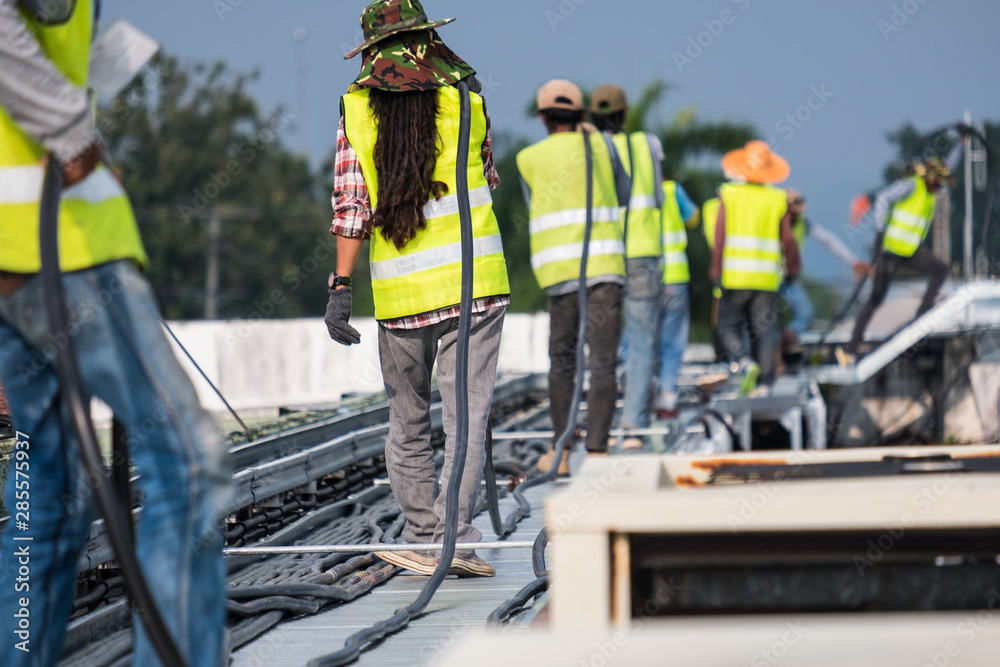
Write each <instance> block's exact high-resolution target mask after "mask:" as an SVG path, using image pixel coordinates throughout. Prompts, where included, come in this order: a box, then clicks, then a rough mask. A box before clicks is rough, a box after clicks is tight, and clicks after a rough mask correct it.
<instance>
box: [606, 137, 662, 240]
mask: <svg viewBox="0 0 1000 667" xmlns="http://www.w3.org/2000/svg"><path fill="white" fill-rule="evenodd" d="M614 142H615V147H616V148H617V149H618V157H619V159H620V160H621V161H622V164H623V165H624V166H625V171H626V172H627V173H628V175H629V177H630V178H631V179H632V193H631V195H630V198H629V206H628V220H625V219H624V216H623V219H622V229H623V232H622V233H623V235H624V237H625V256H626V257H627V258H628V259H633V258H636V257H659V256H660V252H661V250H660V234H661V233H662V228H661V223H660V211H659V207H658V206H657V205H656V188H657V187H658V184H657V182H656V166H655V165H654V164H653V151H652V149H651V148H650V147H649V137H648V136H647V135H646V133H645V132H635V133H633V134H632V135H631V136H630V137H629V136H626V135H625V134H624V133H618V134H616V135H614ZM629 146H631V149H632V150H631V155H632V158H631V163H632V165H631V167H630V166H629ZM633 169H634V170H635V173H633ZM623 210H624V209H623Z"/></svg>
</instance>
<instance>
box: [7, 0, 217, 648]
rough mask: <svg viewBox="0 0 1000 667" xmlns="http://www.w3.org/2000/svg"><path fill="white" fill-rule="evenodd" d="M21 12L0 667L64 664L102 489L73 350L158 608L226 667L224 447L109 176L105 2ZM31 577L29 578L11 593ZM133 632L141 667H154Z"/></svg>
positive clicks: (143, 640)
mask: <svg viewBox="0 0 1000 667" xmlns="http://www.w3.org/2000/svg"><path fill="white" fill-rule="evenodd" d="M47 4H48V6H49V7H48V8H49V9H52V8H54V7H58V6H59V5H60V4H62V5H66V3H59V2H54V3H47ZM17 5H18V3H17V2H16V1H15V0H0V33H2V34H3V35H4V36H5V38H4V39H2V40H0V377H2V378H3V382H4V384H5V385H6V386H7V387H8V389H10V388H12V387H17V389H16V391H11V393H10V394H9V395H8V398H9V400H10V407H11V416H12V418H13V423H14V427H15V429H16V430H17V432H18V437H17V444H16V450H17V452H18V456H17V457H11V474H10V475H9V477H8V478H7V488H6V491H5V494H6V495H5V501H6V505H7V508H8V509H9V510H11V511H12V512H13V510H14V509H15V508H19V511H20V509H21V508H23V510H24V511H23V517H22V518H23V521H21V520H20V519H19V521H21V523H18V524H15V521H14V520H11V521H9V522H8V525H7V528H6V530H5V531H4V534H3V537H2V546H0V561H2V567H0V573H3V574H0V634H2V635H3V637H4V641H3V642H2V644H0V664H3V665H4V667H17V666H19V665H55V664H56V663H58V662H59V659H60V656H61V654H62V648H63V640H64V637H65V633H66V624H67V621H68V619H69V615H70V611H71V610H72V608H73V596H74V593H75V592H76V584H77V577H76V571H77V563H78V562H79V557H80V555H81V553H82V550H83V547H84V544H85V543H86V540H87V537H88V535H89V534H90V524H91V520H92V519H93V518H94V512H93V503H92V498H91V486H90V484H92V480H91V479H90V477H89V476H88V474H87V469H86V468H85V466H84V465H83V464H82V463H81V459H80V455H79V452H78V451H77V447H76V437H75V435H74V428H73V422H72V419H71V417H70V414H69V409H68V407H67V402H66V399H65V398H64V394H63V392H62V391H61V389H60V385H59V379H58V375H57V373H56V368H55V367H54V365H53V362H52V361H51V359H52V358H53V357H52V348H53V347H54V345H64V344H65V343H64V342H63V341H67V340H70V339H71V340H72V342H73V348H75V350H76V352H77V354H78V365H79V368H80V372H81V375H82V379H83V384H84V387H83V390H84V394H85V395H86V396H88V397H89V396H96V397H98V398H100V399H101V400H103V401H104V402H105V403H107V404H108V405H109V406H110V407H111V409H112V410H113V411H114V414H115V417H116V418H117V419H118V420H119V421H120V422H121V423H122V424H123V425H124V426H125V429H126V430H127V432H128V433H129V440H130V444H131V445H132V448H131V449H132V462H133V464H134V465H135V468H136V469H137V471H138V473H139V474H140V478H139V486H140V487H141V489H142V492H143V498H144V499H143V510H142V515H141V518H140V519H139V522H138V525H137V527H136V536H135V538H136V541H135V551H136V556H137V559H138V562H139V565H140V567H141V569H142V572H143V574H144V575H145V578H146V582H147V584H148V586H149V589H150V591H151V593H152V597H153V600H154V601H155V603H156V605H157V607H158V609H159V611H160V614H161V615H162V617H163V619H164V621H165V623H166V625H167V627H168V628H169V629H170V630H171V631H172V633H173V639H174V641H175V642H176V644H177V647H178V649H179V650H180V652H181V653H182V654H183V655H184V657H185V658H186V661H187V664H188V665H192V666H201V667H210V666H211V667H216V666H217V665H219V664H222V662H223V661H224V658H225V656H224V655H223V639H224V636H225V633H224V629H223V623H224V620H225V609H226V599H225V591H224V584H225V570H224V568H223V562H222V544H223V541H222V534H221V531H220V530H219V523H218V518H219V516H218V515H219V514H220V513H221V512H223V511H225V508H226V507H227V504H228V501H229V495H230V484H231V473H230V470H229V467H228V464H227V456H228V450H227V448H226V447H225V445H224V442H223V438H222V434H221V432H220V431H219V429H218V428H217V427H216V425H215V422H214V421H213V420H212V418H211V417H210V416H209V415H208V414H207V413H206V412H205V411H204V410H202V408H201V406H200V405H199V404H198V398H197V396H196V394H195V390H194V387H193V385H192V384H191V381H190V380H189V379H188V376H187V375H186V374H185V372H184V370H183V369H182V368H181V366H180V364H179V363H178V362H177V360H176V359H175V357H174V355H173V353H172V351H171V347H170V344H169V343H168V341H167V339H166V338H165V336H164V333H163V329H162V328H161V327H160V314H159V312H158V311H157V307H156V304H155V302H154V299H153V294H152V290H151V289H150V286H149V284H148V283H147V282H146V279H145V278H144V277H143V275H142V273H141V269H142V267H144V266H145V265H146V264H147V257H146V252H145V250H144V249H143V245H142V241H141V239H140V237H139V231H138V228H137V226H136V222H135V217H134V216H133V213H132V208H131V205H130V204H129V200H128V197H127V196H126V194H125V192H124V191H123V189H122V186H121V185H120V184H119V182H118V180H116V178H115V177H114V176H112V172H111V171H110V170H109V169H107V168H105V167H104V166H103V165H102V164H101V163H102V161H103V160H104V155H103V150H102V148H101V145H100V143H99V141H98V139H97V137H96V134H95V131H94V119H93V117H92V115H91V105H90V103H89V100H88V95H87V78H88V65H89V63H90V52H91V38H92V35H93V33H94V3H93V2H92V0H76V2H75V3H68V5H67V6H66V7H65V9H66V15H65V16H64V17H63V18H64V19H65V22H64V23H62V24H61V25H42V24H40V23H36V22H35V21H36V18H35V17H36V15H35V14H34V13H32V14H29V13H27V12H21V11H19V10H18V6H17ZM7 37H10V39H7ZM51 161H55V162H56V163H57V164H58V165H59V166H61V170H62V176H63V183H62V185H63V188H64V189H63V197H62V201H61V205H60V208H59V239H58V242H59V250H60V265H61V268H62V270H63V271H64V274H63V276H62V288H63V290H64V292H65V297H66V301H67V310H68V311H69V312H70V313H71V315H70V322H69V325H68V327H67V329H66V331H50V330H49V328H48V325H47V318H46V316H45V296H44V294H43V288H42V279H41V277H40V276H39V271H40V270H41V251H40V247H39V238H38V236H39V209H40V200H41V190H42V182H43V172H44V171H45V167H44V166H43V165H44V164H46V163H50V162H51ZM21 452H24V455H23V457H22V455H21ZM15 463H16V464H17V471H18V474H17V476H16V477H15V475H14V465H15ZM125 509H128V507H127V506H126V507H125ZM29 517H30V518H29ZM12 519H13V517H12ZM29 551H30V553H29ZM19 571H20V572H21V573H22V574H23V575H24V576H25V577H27V578H30V582H28V580H27V579H24V580H23V581H21V584H19V585H17V586H15V581H14V574H13V573H16V572H19ZM29 571H30V572H29ZM25 573H28V574H25ZM29 575H30V576H29ZM21 612H24V613H21ZM139 626H140V623H139V621H138V620H136V632H135V634H134V637H135V643H134V653H133V655H132V664H134V665H159V664H160V662H159V660H158V659H157V658H156V655H155V652H154V650H153V648H152V645H151V643H150V640H149V637H148V635H147V634H146V632H145V631H144V630H143V629H141V628H140V627H139ZM26 629H27V638H26V635H25V634H24V631H25V630H26ZM19 632H21V634H19Z"/></svg>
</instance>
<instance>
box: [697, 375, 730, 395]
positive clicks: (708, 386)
mask: <svg viewBox="0 0 1000 667" xmlns="http://www.w3.org/2000/svg"><path fill="white" fill-rule="evenodd" d="M728 381H729V373H728V372H727V371H720V372H718V373H709V374H707V375H702V376H701V377H699V378H698V379H697V380H695V386H697V387H698V391H704V392H710V391H715V390H716V389H718V388H720V387H723V386H725V384H726V382H728Z"/></svg>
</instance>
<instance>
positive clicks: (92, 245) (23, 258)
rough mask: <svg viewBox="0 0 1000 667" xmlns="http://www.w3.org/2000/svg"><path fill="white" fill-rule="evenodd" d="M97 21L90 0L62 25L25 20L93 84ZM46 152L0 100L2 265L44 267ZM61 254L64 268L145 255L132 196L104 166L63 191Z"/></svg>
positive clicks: (65, 67) (65, 66)
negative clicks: (41, 229) (41, 220)
mask: <svg viewBox="0 0 1000 667" xmlns="http://www.w3.org/2000/svg"><path fill="white" fill-rule="evenodd" d="M93 21H94V16H93V4H92V0H79V2H78V3H77V6H76V10H75V12H74V14H73V17H72V18H71V19H70V20H69V21H68V22H67V23H66V24H65V25H62V26H58V27H52V28H44V27H39V26H37V25H36V23H35V22H34V21H31V20H26V21H25V23H26V24H27V26H28V27H29V29H30V30H32V32H33V33H34V35H35V38H36V39H37V40H38V43H39V45H40V46H41V48H42V51H44V52H45V55H46V56H48V58H49V59H50V60H51V61H52V63H53V64H54V65H55V66H56V68H58V69H59V71H61V72H62V73H63V74H64V75H65V76H66V78H67V79H68V80H69V81H70V82H71V83H72V84H73V85H74V86H78V87H80V88H85V87H86V85H87V70H88V66H89V62H90V41H91V37H92V32H93ZM81 148H84V147H83V146H81ZM44 155H45V149H44V148H43V147H42V146H41V145H40V144H39V143H38V142H36V141H35V140H34V139H32V138H31V137H29V136H28V135H27V134H25V133H24V131H23V130H22V129H21V128H20V127H19V126H18V125H17V123H15V122H14V120H13V119H12V118H11V117H10V115H9V114H8V113H7V111H6V110H5V109H4V108H3V102H2V100H0V270H4V271H12V272H15V273H37V272H38V271H39V270H41V266H42V261H41V253H40V250H39V247H38V214H39V203H40V201H41V195H42V181H43V179H44V170H43V169H42V167H41V162H42V158H43V156H44ZM59 258H60V266H61V268H62V270H63V271H79V270H81V269H87V268H90V267H92V266H96V265H98V264H104V263H106V262H110V261H114V260H118V259H133V260H135V261H136V262H138V263H140V264H145V263H146V262H147V258H146V251H145V250H144V249H143V246H142V239H141V238H140V236H139V230H138V228H137V227H136V224H135V216H134V215H133V213H132V207H131V205H130V204H129V201H128V197H127V196H126V195H125V192H124V190H122V187H121V185H119V184H118V181H117V180H115V178H114V177H113V176H112V175H111V173H110V172H108V171H107V170H106V169H104V168H103V167H98V169H97V170H96V171H94V173H92V174H91V175H90V176H89V177H87V178H86V179H84V180H83V181H81V182H80V183H77V184H76V185H74V186H73V187H71V188H67V189H66V190H65V191H63V196H62V201H61V204H60V207H59Z"/></svg>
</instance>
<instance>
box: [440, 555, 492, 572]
mask: <svg viewBox="0 0 1000 667" xmlns="http://www.w3.org/2000/svg"><path fill="white" fill-rule="evenodd" d="M496 573H497V571H496V569H495V568H494V567H493V566H492V565H490V564H489V563H487V562H486V561H484V560H483V559H482V558H480V557H479V556H477V555H476V552H474V551H473V552H472V553H466V554H462V555H459V554H456V555H455V558H454V559H453V560H452V561H451V567H450V568H449V569H448V574H455V575H458V576H459V577H492V576H493V575H495V574H496Z"/></svg>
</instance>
